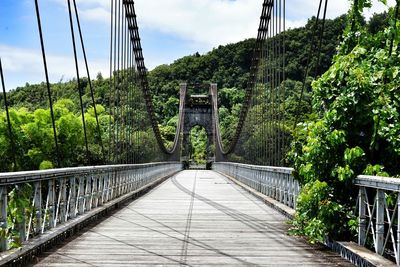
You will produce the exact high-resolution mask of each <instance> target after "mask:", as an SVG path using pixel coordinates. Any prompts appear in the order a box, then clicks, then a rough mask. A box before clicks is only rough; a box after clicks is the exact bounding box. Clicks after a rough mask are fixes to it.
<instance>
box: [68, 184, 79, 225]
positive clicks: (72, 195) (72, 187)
mask: <svg viewBox="0 0 400 267" xmlns="http://www.w3.org/2000/svg"><path fill="white" fill-rule="evenodd" d="M76 196H77V194H76V179H75V177H71V178H69V196H68V198H69V201H68V202H69V212H68V213H69V215H68V216H69V218H70V219H73V218H75V217H76V212H77V210H76V208H75V206H76V202H77V197H76Z"/></svg>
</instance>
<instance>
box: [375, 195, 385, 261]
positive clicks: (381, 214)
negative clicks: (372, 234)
mask: <svg viewBox="0 0 400 267" xmlns="http://www.w3.org/2000/svg"><path fill="white" fill-rule="evenodd" d="M376 198H377V199H376V240H375V242H376V243H375V251H376V253H378V254H379V255H382V254H383V250H384V248H383V243H384V241H385V238H384V235H385V222H384V218H385V193H384V191H383V190H380V189H377V192H376Z"/></svg>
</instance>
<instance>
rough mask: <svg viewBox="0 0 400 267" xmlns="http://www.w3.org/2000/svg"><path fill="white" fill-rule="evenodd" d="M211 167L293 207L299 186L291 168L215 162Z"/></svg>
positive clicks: (294, 206)
mask: <svg viewBox="0 0 400 267" xmlns="http://www.w3.org/2000/svg"><path fill="white" fill-rule="evenodd" d="M213 169H214V170H216V171H218V172H221V173H223V174H226V175H229V176H231V177H233V178H235V179H236V180H238V181H240V182H241V183H243V184H245V185H247V186H249V187H251V188H253V189H255V190H257V191H258V192H260V193H262V194H264V195H266V196H268V197H271V198H273V199H275V200H277V201H279V202H280V203H282V204H284V205H286V206H288V207H290V208H293V209H295V208H296V202H297V196H298V194H299V191H300V186H299V183H298V181H297V180H295V179H294V178H293V175H292V172H293V169H292V168H283V167H267V166H256V165H247V164H240V163H231V162H216V163H214V164H213Z"/></svg>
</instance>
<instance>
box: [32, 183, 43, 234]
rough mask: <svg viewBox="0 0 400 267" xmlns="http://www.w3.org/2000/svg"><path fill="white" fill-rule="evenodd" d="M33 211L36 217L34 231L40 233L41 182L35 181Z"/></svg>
mask: <svg viewBox="0 0 400 267" xmlns="http://www.w3.org/2000/svg"><path fill="white" fill-rule="evenodd" d="M34 203H35V205H34V212H35V217H36V227H35V233H36V234H40V233H41V226H42V182H41V181H38V182H35V196H34Z"/></svg>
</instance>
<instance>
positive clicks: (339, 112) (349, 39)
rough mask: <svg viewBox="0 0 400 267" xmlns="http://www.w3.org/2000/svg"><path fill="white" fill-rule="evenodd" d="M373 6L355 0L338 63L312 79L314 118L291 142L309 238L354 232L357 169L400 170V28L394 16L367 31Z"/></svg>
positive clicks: (301, 221)
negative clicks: (365, 13) (368, 12)
mask: <svg viewBox="0 0 400 267" xmlns="http://www.w3.org/2000/svg"><path fill="white" fill-rule="evenodd" d="M369 6H370V2H369V1H355V4H353V6H352V8H351V10H350V13H349V22H348V25H347V27H346V30H345V32H344V40H343V42H342V43H341V45H340V48H339V50H338V54H337V55H336V56H335V57H334V60H333V65H332V66H331V67H330V68H329V70H328V71H327V72H326V73H324V74H323V75H322V76H321V78H320V79H318V80H317V81H315V82H314V83H313V96H312V98H313V99H312V103H313V110H314V112H315V115H314V118H313V119H312V120H309V121H307V122H304V123H301V124H299V125H298V128H297V131H296V133H295V138H294V141H293V143H292V150H291V153H290V157H291V159H292V161H293V164H294V167H295V170H296V172H295V176H296V178H297V179H298V180H299V181H300V183H301V184H302V185H303V186H304V187H303V190H302V192H301V195H300V197H299V204H298V209H297V215H296V218H295V220H294V226H295V228H296V231H298V232H300V233H302V234H305V235H307V236H309V237H310V238H311V240H318V241H323V240H324V238H325V236H326V235H329V236H330V237H332V238H334V239H339V240H340V239H348V238H349V236H351V235H354V233H355V226H356V223H355V220H354V215H353V209H354V205H355V202H356V201H355V199H356V194H357V192H356V188H355V187H354V186H353V183H352V181H353V179H354V178H355V177H356V175H358V174H362V173H365V174H371V175H375V174H378V175H382V176H388V175H389V174H390V175H391V176H395V175H398V174H399V173H398V164H399V160H400V149H399V148H400V142H399V139H398V136H399V134H400V124H399V123H400V113H399V109H400V102H399V95H398V93H397V92H396V91H397V88H398V84H399V83H400V75H399V73H400V72H399V66H400V65H399V64H400V57H399V51H398V49H397V47H398V44H399V39H398V36H399V27H398V25H395V23H394V19H392V23H390V25H387V26H386V29H385V30H384V31H379V32H376V31H375V30H374V31H371V32H369V31H368V25H367V26H366V25H364V24H363V23H362V22H363V18H362V16H361V14H362V10H363V9H364V8H365V7H369ZM391 12H393V11H391ZM391 17H392V18H393V14H392V15H391ZM375 22H376V21H374V23H375ZM397 24H398V23H397ZM376 27H377V26H376V25H375V26H373V28H374V29H376ZM391 40H393V42H394V43H393V44H394V45H393V46H392V43H391ZM384 170H385V171H384Z"/></svg>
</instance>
